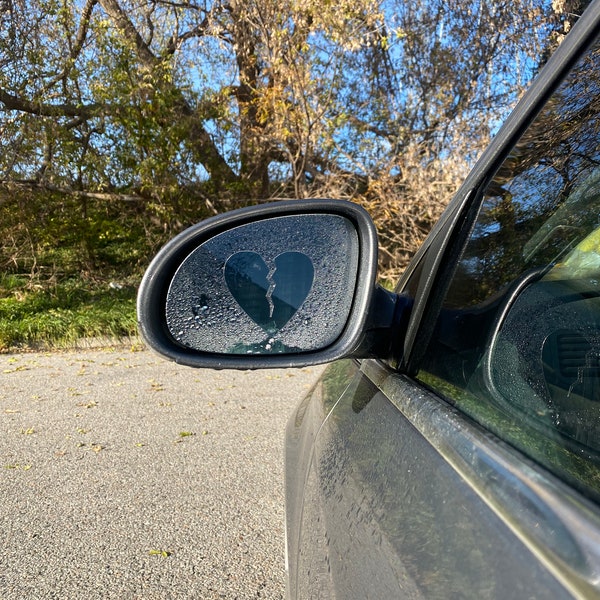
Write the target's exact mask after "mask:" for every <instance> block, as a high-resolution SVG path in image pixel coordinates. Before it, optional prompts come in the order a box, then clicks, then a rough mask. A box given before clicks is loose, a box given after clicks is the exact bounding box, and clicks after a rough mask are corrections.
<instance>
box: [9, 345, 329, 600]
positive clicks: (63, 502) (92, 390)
mask: <svg viewBox="0 0 600 600" xmlns="http://www.w3.org/2000/svg"><path fill="white" fill-rule="evenodd" d="M321 370H322V369H321V368H313V369H302V370H284V371H256V372H247V371H244V372H231V371H220V372H218V371H206V370H193V369H189V368H186V367H180V366H178V365H175V364H173V363H169V362H166V361H163V360H162V359H161V358H159V357H157V356H156V355H154V354H152V353H150V352H148V351H131V350H129V349H119V350H93V351H92V350H90V351H84V352H78V353H75V352H62V353H49V354H43V353H37V354H14V355H0V415H1V423H2V426H1V436H0V478H1V483H0V532H1V538H0V539H1V542H0V544H1V548H0V599H1V600H9V599H10V600H12V599H22V598H36V599H37V598H40V599H46V598H60V599H61V600H64V599H76V598H85V599H93V598H102V599H107V598H115V599H117V598H118V599H120V600H121V599H134V598H135V599H148V600H150V599H168V598H207V599H210V598H232V599H233V598H240V599H242V598H283V597H284V525H283V522H284V506H283V484H282V482H283V440H284V437H283V436H284V429H285V425H286V423H287V420H288V418H289V416H290V414H291V413H292V411H293V409H294V407H295V405H296V404H297V402H298V400H299V399H300V397H301V396H303V395H304V394H305V393H306V392H307V391H308V389H309V388H310V387H311V386H312V385H313V384H314V382H315V381H316V379H317V377H318V375H319V373H320V372H321Z"/></svg>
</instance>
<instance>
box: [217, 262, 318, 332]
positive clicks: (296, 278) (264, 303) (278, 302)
mask: <svg viewBox="0 0 600 600" xmlns="http://www.w3.org/2000/svg"><path fill="white" fill-rule="evenodd" d="M314 274H315V270H314V267H313V264H312V261H311V260H310V258H308V256H306V254H302V253H301V252H284V253H283V254H280V255H279V256H278V257H277V258H275V260H274V261H272V264H271V265H267V263H266V262H265V261H264V260H263V258H262V256H260V254H257V253H256V252H236V253H235V254H233V255H232V256H230V257H229V258H228V259H227V262H226V263H225V272H224V275H225V282H226V283H227V287H228V288H229V291H230V292H231V295H232V296H233V297H234V298H235V300H236V302H237V303H238V304H239V305H240V306H241V307H242V308H243V309H244V312H245V313H246V314H247V315H248V316H249V317H250V318H251V319H252V320H253V321H254V322H255V323H256V324H257V325H259V326H260V327H262V329H264V330H265V331H266V332H268V333H275V332H276V331H279V330H280V329H281V328H282V327H283V326H284V325H285V324H286V323H287V322H288V321H289V320H290V319H291V318H292V317H293V316H294V315H295V314H296V312H297V311H298V309H299V308H300V307H301V306H302V303H303V302H304V301H305V300H306V297H307V296H308V293H309V292H310V290H311V288H312V284H313V279H314Z"/></svg>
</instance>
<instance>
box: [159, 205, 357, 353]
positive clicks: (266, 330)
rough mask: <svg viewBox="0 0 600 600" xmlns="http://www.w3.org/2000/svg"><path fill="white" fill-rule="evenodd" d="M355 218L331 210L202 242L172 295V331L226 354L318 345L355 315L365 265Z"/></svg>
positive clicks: (324, 343)
mask: <svg viewBox="0 0 600 600" xmlns="http://www.w3.org/2000/svg"><path fill="white" fill-rule="evenodd" d="M358 257H359V244H358V236H357V233H356V229H355V227H354V225H353V224H352V223H351V222H350V221H349V220H348V219H346V218H345V217H342V216H340V215H331V214H314V215H293V216H282V217H274V218H271V219H266V220H263V221H258V222H255V223H249V224H246V225H240V226H239V227H236V228H234V229H231V230H230V231H226V232H224V233H221V234H218V235H216V236H215V237H213V238H211V239H210V240H208V241H206V242H204V243H203V244H202V245H201V246H199V247H198V248H197V249H196V250H194V251H193V252H192V253H191V254H190V255H189V256H188V257H187V258H186V259H185V261H184V262H183V263H182V265H181V266H180V268H179V269H178V270H177V272H176V274H175V276H174V278H173V281H172V282H171V285H170V287H169V292H168V295H167V303H166V314H167V325H168V327H169V330H170V332H171V335H173V337H174V338H175V339H176V340H177V341H178V342H179V343H181V344H183V345H184V346H186V347H188V348H192V349H194V350H200V351H203V352H215V353H221V354H273V353H298V352H310V351H315V350H317V349H320V348H324V347H326V346H329V345H330V344H332V343H333V342H335V340H336V339H337V338H338V337H339V336H340V334H341V333H342V330H343V328H344V326H345V324H346V322H347V319H348V314H349V312H350V307H351V305H352V298H353V294H354V288H355V285H356V276H357V269H358Z"/></svg>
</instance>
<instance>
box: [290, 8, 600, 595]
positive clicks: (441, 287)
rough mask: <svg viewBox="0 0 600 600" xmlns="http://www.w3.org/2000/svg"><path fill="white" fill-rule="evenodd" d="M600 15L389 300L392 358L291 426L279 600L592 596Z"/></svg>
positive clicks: (598, 583)
mask: <svg viewBox="0 0 600 600" xmlns="http://www.w3.org/2000/svg"><path fill="white" fill-rule="evenodd" d="M599 13H600V7H599V5H598V3H595V4H594V5H592V7H591V8H590V9H588V12H587V13H586V20H585V22H582V23H581V24H580V25H579V27H578V28H577V29H576V30H575V31H574V33H573V34H572V36H569V37H568V38H567V41H566V42H565V44H564V48H562V49H561V50H560V51H559V52H558V53H557V55H556V56H555V57H554V58H553V59H552V61H551V64H550V65H549V66H548V68H547V69H546V70H545V71H544V74H543V76H542V78H541V79H538V81H537V82H536V84H535V85H534V86H533V88H532V90H531V91H530V92H529V94H528V95H527V96H526V97H525V99H524V101H523V102H522V103H521V104H520V106H519V108H518V109H517V111H516V112H515V114H514V115H513V116H512V117H511V119H509V121H508V123H507V124H506V125H505V127H504V128H503V129H502V130H501V131H500V132H499V134H498V136H497V138H496V142H495V143H494V144H493V145H492V146H491V148H490V149H489V150H488V151H487V152H486V153H485V154H484V156H483V157H482V159H481V160H480V162H479V163H478V166H477V167H476V168H475V170H474V172H473V173H472V175H471V176H470V177H469V179H468V180H467V181H466V182H465V185H464V186H463V187H462V188H461V190H459V192H458V194H457V196H456V198H455V200H454V201H453V203H452V204H451V206H450V207H449V209H448V211H447V212H446V214H445V215H444V217H443V219H442V221H441V222H440V224H439V226H438V227H437V228H436V229H435V230H434V232H433V233H432V235H431V236H430V238H429V240H428V242H427V243H426V245H425V247H424V249H423V250H422V251H421V252H420V253H419V254H418V255H417V257H415V261H414V262H413V264H412V265H411V267H410V268H409V270H408V272H407V274H406V276H405V277H404V278H403V280H402V281H401V282H400V285H399V288H398V292H399V293H401V294H402V295H404V296H405V297H407V298H409V299H410V300H411V301H412V302H413V309H412V311H411V316H410V322H409V324H408V329H407V334H406V335H405V336H403V338H402V340H399V342H398V345H397V347H396V354H395V358H394V359H393V360H391V361H376V360H363V361H360V362H359V361H351V360H348V361H343V362H340V363H336V364H334V365H332V366H331V367H329V368H328V370H327V371H326V373H325V375H324V377H323V378H322V380H321V381H320V382H319V384H318V386H317V387H316V388H315V390H313V392H312V394H311V395H310V396H309V397H308V398H307V399H306V400H305V401H304V402H303V403H302V405H301V406H300V407H299V409H298V411H296V413H295V414H294V415H293V416H292V419H291V420H290V423H289V426H288V434H287V448H286V477H287V480H286V502H287V515H288V516H287V532H288V547H287V554H288V569H289V595H290V596H291V597H293V598H404V597H406V598H503V599H506V598H519V599H522V598H563V597H581V598H592V597H600V577H599V576H600V511H599V508H598V501H599V499H600V470H599V468H598V467H599V466H600V457H599V452H600V409H599V408H598V407H600V233H599V232H600V100H599V99H600V93H599V92H600V45H599V44H598V43H597V42H595V41H594V40H595V37H596V34H597V32H598V21H599Z"/></svg>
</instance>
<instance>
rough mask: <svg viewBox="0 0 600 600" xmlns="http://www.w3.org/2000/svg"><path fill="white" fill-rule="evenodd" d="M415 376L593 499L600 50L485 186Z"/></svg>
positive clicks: (599, 320)
mask: <svg viewBox="0 0 600 600" xmlns="http://www.w3.org/2000/svg"><path fill="white" fill-rule="evenodd" d="M418 377H419V378H420V379H421V380H422V381H423V382H424V383H426V384H427V385H429V386H430V387H432V388H434V389H435V390H437V391H438V392H441V393H442V394H443V395H444V396H445V397H447V398H448V399H450V400H451V401H452V402H453V403H455V404H456V405H457V406H459V407H461V408H462V409H463V410H465V412H467V413H469V414H470V415H471V416H472V417H473V418H475V419H476V420H478V421H479V422H481V423H482V424H483V425H485V426H486V427H487V428H489V429H491V430H492V431H494V432H496V433H497V434H498V435H500V436H501V437H502V438H503V439H505V440H507V441H510V442H511V443H513V444H515V445H516V446H518V447H519V448H521V449H522V450H524V451H525V452H527V453H528V454H529V455H530V456H532V457H534V458H535V459H536V460H539V461H540V462H542V463H543V464H545V465H546V466H549V467H550V468H551V469H552V470H553V471H554V472H555V473H557V474H559V475H561V476H563V477H564V478H566V479H568V480H569V481H570V482H572V483H574V484H575V485H577V486H578V487H580V488H581V489H583V490H584V491H586V492H587V493H589V494H591V495H593V496H595V497H597V498H600V469H599V468H598V466H599V465H600V44H598V43H597V44H596V45H595V46H593V47H592V48H591V49H590V50H589V51H588V52H587V53H586V54H585V55H584V56H583V58H582V59H581V61H580V62H579V64H578V65H577V66H576V67H575V68H574V69H573V71H572V72H571V74H570V75H569V77H568V78H567V80H565V82H564V83H563V84H562V85H561V87H560V88H559V89H558V91H557V92H556V93H555V94H554V95H553V96H552V98H551V99H550V100H549V101H548V102H547V104H546V106H545V107H544V109H543V110H542V112H541V113H540V114H539V115H538V117H537V118H536V120H535V121H534V122H533V123H532V124H531V125H530V127H529V129H528V130H527V131H526V132H525V134H524V135H523V136H522V138H521V139H520V140H519V142H518V143H517V144H516V145H515V147H514V148H513V150H512V152H511V154H510V155H509V156H508V158H507V159H506V160H505V162H504V164H503V165H502V166H501V167H500V169H499V170H498V171H497V173H496V175H495V176H494V178H493V180H492V181H491V183H490V184H489V185H488V187H487V189H486V190H485V192H484V195H483V200H482V203H481V207H480V210H479V214H478V217H477V220H476V222H475V224H474V226H473V229H472V232H471V235H470V238H469V240H468V242H467V244H466V246H465V249H464V251H463V254H462V257H461V259H460V261H459V263H458V265H457V267H456V270H455V272H454V276H453V279H452V281H451V283H450V286H449V288H448V292H447V294H446V297H445V300H444V303H443V306H442V309H441V312H440V314H439V316H438V318H437V324H436V327H435V330H434V333H433V337H432V340H431V342H430V345H429V348H428V349H427V352H426V353H425V358H424V361H423V364H422V366H421V370H420V371H419V373H418Z"/></svg>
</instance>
